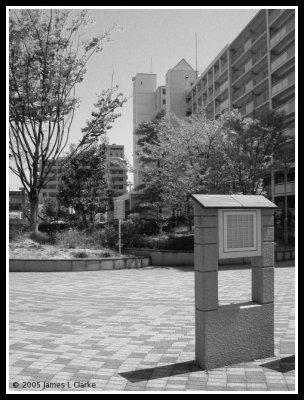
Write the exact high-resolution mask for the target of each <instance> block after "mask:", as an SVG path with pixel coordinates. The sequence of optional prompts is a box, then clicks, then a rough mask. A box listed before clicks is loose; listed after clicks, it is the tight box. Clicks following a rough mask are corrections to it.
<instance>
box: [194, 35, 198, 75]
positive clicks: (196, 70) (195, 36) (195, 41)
mask: <svg viewBox="0 0 304 400" xmlns="http://www.w3.org/2000/svg"><path fill="white" fill-rule="evenodd" d="M195 73H196V78H197V75H198V74H197V34H196V32H195Z"/></svg>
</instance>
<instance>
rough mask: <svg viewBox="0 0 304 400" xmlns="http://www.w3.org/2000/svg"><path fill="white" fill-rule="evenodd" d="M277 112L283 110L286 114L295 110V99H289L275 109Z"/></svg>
mask: <svg viewBox="0 0 304 400" xmlns="http://www.w3.org/2000/svg"><path fill="white" fill-rule="evenodd" d="M275 110H276V111H277V112H281V111H283V112H285V113H286V114H290V113H293V112H295V99H292V100H289V101H288V102H287V103H285V104H284V105H283V106H281V107H278V108H276V109H275Z"/></svg>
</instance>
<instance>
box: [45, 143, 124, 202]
mask: <svg viewBox="0 0 304 400" xmlns="http://www.w3.org/2000/svg"><path fill="white" fill-rule="evenodd" d="M106 152H107V158H106V174H105V177H106V180H107V182H108V186H109V188H110V189H112V190H113V191H114V196H115V197H116V196H120V195H122V194H124V193H127V168H126V163H125V161H124V159H123V158H124V146H122V145H116V144H113V145H108V146H107V148H106ZM63 160H64V158H63V157H60V158H58V160H56V161H55V163H54V165H53V166H52V167H51V171H50V175H49V178H50V180H49V181H48V182H47V183H46V184H45V185H44V186H43V188H42V189H41V191H40V198H39V202H40V204H41V205H42V204H43V203H44V201H45V200H46V199H52V200H53V202H54V203H55V206H56V207H58V206H59V203H58V200H57V194H58V191H59V183H60V179H61V171H60V169H61V164H62V162H63Z"/></svg>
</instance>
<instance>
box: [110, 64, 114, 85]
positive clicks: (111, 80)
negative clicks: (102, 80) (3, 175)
mask: <svg viewBox="0 0 304 400" xmlns="http://www.w3.org/2000/svg"><path fill="white" fill-rule="evenodd" d="M113 80H114V67H113V71H112V78H111V89H113Z"/></svg>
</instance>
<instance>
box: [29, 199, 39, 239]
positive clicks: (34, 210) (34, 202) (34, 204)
mask: <svg viewBox="0 0 304 400" xmlns="http://www.w3.org/2000/svg"><path fill="white" fill-rule="evenodd" d="M38 204H39V194H38V192H34V193H31V196H30V205H31V231H32V232H33V233H37V232H38V221H37V219H38Z"/></svg>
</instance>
